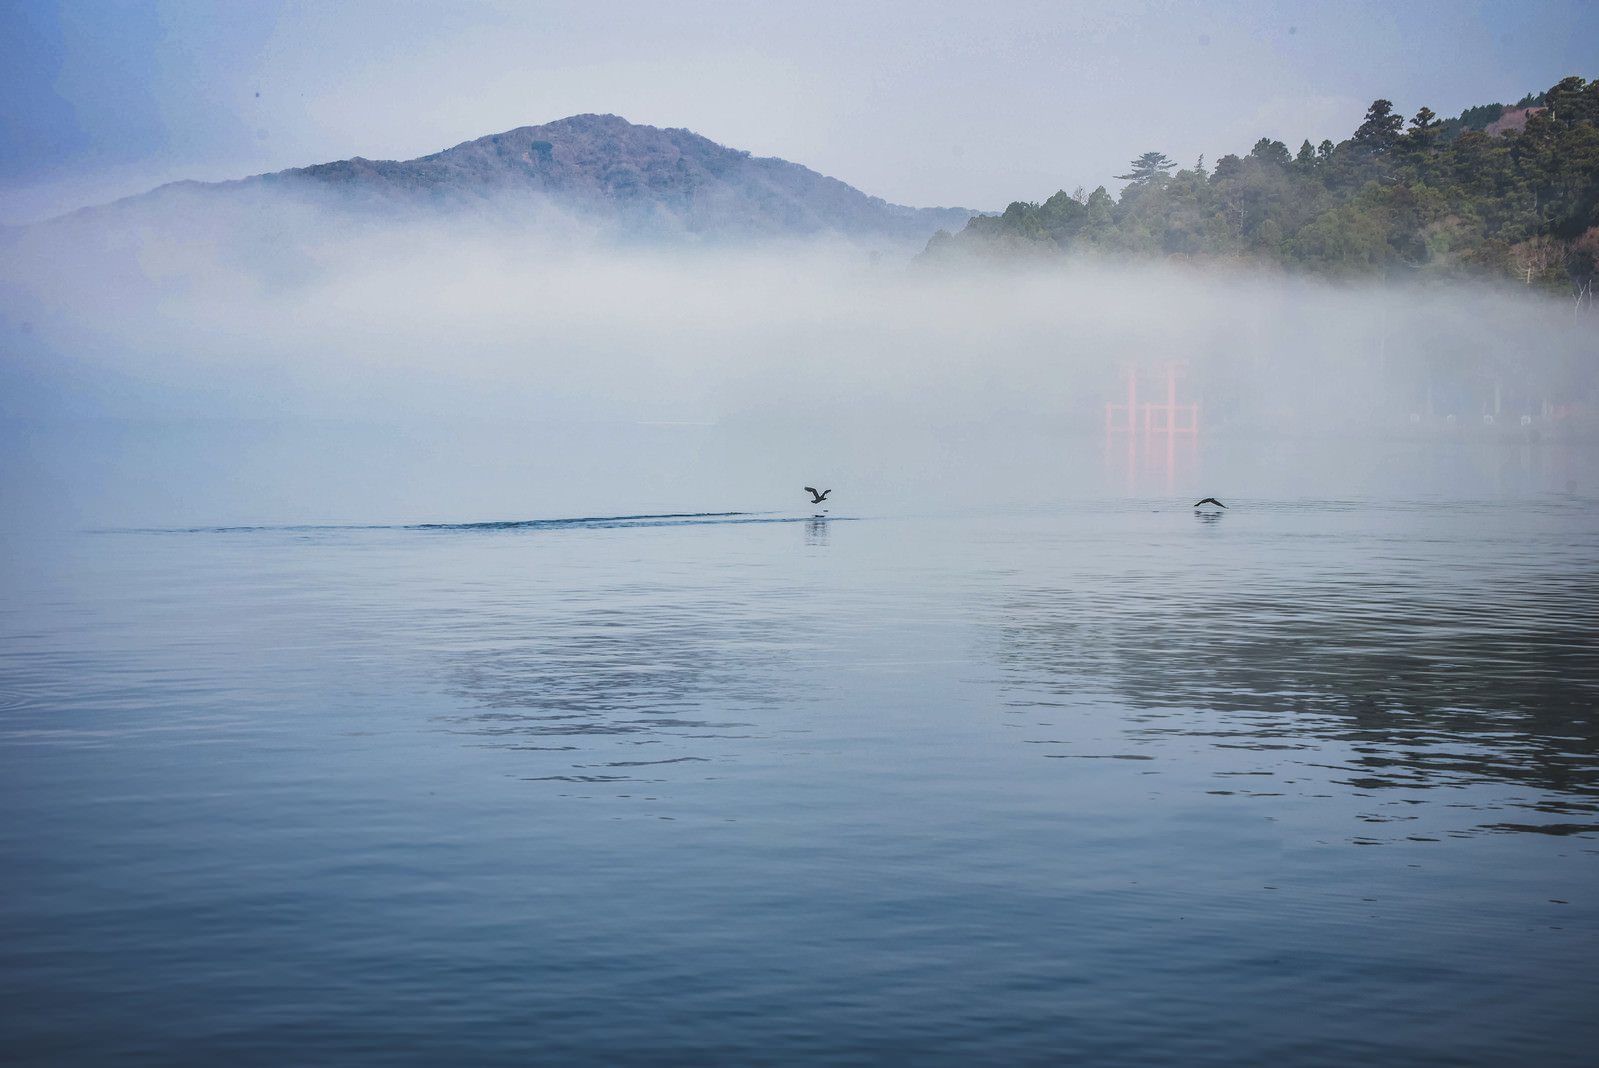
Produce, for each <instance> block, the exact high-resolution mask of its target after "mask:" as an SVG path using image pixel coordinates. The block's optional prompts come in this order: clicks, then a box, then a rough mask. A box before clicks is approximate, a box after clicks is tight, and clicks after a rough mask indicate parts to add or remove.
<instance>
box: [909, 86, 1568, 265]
mask: <svg viewBox="0 0 1599 1068" xmlns="http://www.w3.org/2000/svg"><path fill="white" fill-rule="evenodd" d="M1522 123H1524V125H1522ZM1518 127H1519V128H1518ZM1174 169H1175V164H1174V163H1173V161H1171V160H1169V159H1167V158H1166V157H1165V156H1164V155H1162V154H1161V153H1159V152H1147V153H1145V154H1144V155H1142V156H1140V157H1139V158H1138V159H1136V160H1134V161H1133V162H1132V165H1131V167H1130V169H1129V171H1128V173H1127V174H1124V175H1120V176H1119V178H1120V179H1121V180H1125V181H1127V182H1129V184H1128V185H1127V187H1126V188H1125V189H1123V190H1122V193H1121V196H1120V197H1119V198H1117V197H1113V196H1112V195H1111V194H1110V193H1109V192H1107V191H1106V189H1105V187H1104V186H1100V187H1099V188H1098V189H1095V190H1094V191H1093V192H1092V193H1085V192H1084V191H1083V190H1081V189H1079V190H1078V191H1077V192H1076V193H1066V192H1065V191H1061V192H1058V193H1056V194H1055V195H1054V196H1052V197H1050V198H1049V199H1048V200H1046V201H1044V202H1043V203H1041V204H1035V203H1026V202H1022V201H1018V202H1016V203H1014V204H1011V205H1010V206H1009V207H1008V208H1006V209H1005V211H1004V212H1003V213H1002V214H999V215H993V216H985V217H979V218H974V219H972V220H971V222H970V223H968V224H967V226H966V228H965V229H964V230H962V231H961V232H960V233H959V234H954V235H952V234H949V233H948V232H945V231H939V233H938V234H937V235H935V236H934V237H933V239H932V240H931V241H930V242H929V243H928V246H927V251H926V252H925V253H924V254H923V257H922V258H923V259H924V260H928V261H939V260H944V259H950V258H956V257H960V256H963V255H977V256H994V257H1006V258H1008V257H1016V256H1030V255H1031V256H1038V255H1044V256H1052V255H1059V254H1062V253H1091V252H1103V253H1120V254H1131V255H1137V256H1146V257H1152V256H1164V257H1169V258H1176V259H1187V260H1192V261H1234V262H1240V261H1241V262H1253V263H1257V264H1261V265H1275V266H1278V267H1281V268H1283V269H1288V270H1297V271H1305V272H1311V273H1316V274H1323V275H1331V276H1338V277H1360V276H1366V277H1383V278H1390V279H1392V278H1400V277H1417V278H1425V277H1453V276H1463V275H1479V276H1482V275H1488V276H1500V277H1512V278H1515V279H1517V280H1519V281H1522V282H1524V283H1527V284H1533V285H1540V286H1545V287H1550V288H1558V289H1561V290H1565V289H1567V288H1568V287H1570V286H1572V285H1573V284H1574V283H1576V284H1579V285H1580V284H1582V283H1584V282H1586V281H1588V280H1589V279H1591V278H1592V276H1593V275H1594V273H1595V271H1596V266H1599V264H1596V260H1599V81H1595V82H1592V83H1590V82H1587V81H1585V80H1584V79H1582V78H1576V77H1573V78H1566V79H1564V80H1563V81H1561V82H1560V83H1559V84H1558V85H1556V86H1554V87H1553V88H1551V89H1549V90H1548V91H1547V92H1544V93H1540V94H1537V95H1536V96H1529V97H1527V98H1525V99H1523V100H1521V101H1519V102H1518V103H1517V104H1516V105H1514V106H1513V107H1509V108H1507V107H1506V106H1504V105H1502V104H1489V105H1484V106H1482V107H1477V108H1470V109H1467V110H1466V111H1465V112H1463V113H1462V114H1461V115H1460V116H1459V117H1458V118H1454V119H1439V118H1438V116H1436V115H1434V114H1433V112H1432V111H1431V110H1430V109H1428V108H1422V109H1421V110H1420V111H1418V112H1417V113H1416V114H1415V116H1413V117H1412V118H1411V119H1409V120H1408V122H1407V121H1406V120H1405V119H1404V118H1403V117H1402V116H1401V115H1399V114H1397V113H1396V112H1395V111H1394V108H1393V104H1392V103H1390V102H1389V101H1387V100H1378V101H1375V102H1374V103H1373V104H1372V105H1371V107H1370V109H1368V111H1367V112H1366V117H1365V121H1364V122H1362V123H1361V124H1360V127H1359V128H1358V129H1356V130H1355V131H1354V133H1353V134H1352V135H1351V136H1350V137H1349V139H1348V140H1345V141H1342V142H1340V143H1338V144H1336V145H1335V144H1333V143H1332V142H1330V141H1323V142H1322V143H1321V144H1320V145H1312V144H1311V143H1310V142H1309V141H1308V140H1307V141H1305V142H1304V143H1303V144H1302V145H1300V147H1299V149H1298V151H1297V152H1294V151H1291V150H1290V149H1289V148H1288V146H1287V145H1286V144H1284V143H1283V142H1281V141H1274V140H1271V139H1269V138H1264V137H1263V138H1261V139H1260V141H1258V142H1257V143H1256V144H1255V147H1254V149H1253V151H1251V152H1250V153H1249V154H1248V155H1247V156H1243V157H1239V156H1235V155H1228V156H1223V157H1222V158H1221V159H1219V160H1217V161H1216V163H1215V166H1214V168H1213V169H1210V170H1207V169H1206V168H1205V165H1204V158H1203V157H1201V158H1200V160H1199V162H1198V163H1196V164H1195V165H1194V166H1193V167H1192V168H1190V169H1187V170H1176V171H1175V173H1173V171H1174Z"/></svg>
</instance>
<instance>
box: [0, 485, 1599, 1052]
mask: <svg viewBox="0 0 1599 1068" xmlns="http://www.w3.org/2000/svg"><path fill="white" fill-rule="evenodd" d="M1223 499H1224V500H1227V497H1226V495H1225V494H1223ZM1187 503H1188V501H1187V499H1186V498H1184V499H1181V500H1175V501H1174V500H1172V499H1169V498H1159V499H1156V498H1153V497H1133V498H1127V497H1118V498H1114V499H1113V498H1085V499H1083V500H1081V501H1077V502H1075V503H1072V504H1069V505H1066V504H1062V505H1060V506H1058V507H1056V506H1051V507H1049V508H1044V509H1037V510H1032V511H1022V510H1016V509H1010V510H997V511H994V512H993V513H990V514H967V515H963V516H917V515H912V514H909V513H908V512H907V513H902V514H891V515H877V516H865V515H863V516H861V517H857V518H852V517H851V516H850V514H849V511H848V509H847V508H846V507H845V506H843V505H839V506H837V507H835V508H834V510H833V516H834V518H832V519H830V520H828V521H812V520H809V519H807V518H805V517H804V516H803V515H793V514H781V513H768V514H758V515H731V516H716V517H686V518H685V517H674V518H663V519H634V520H626V521H620V522H566V523H552V524H531V525H498V526H495V525H489V526H471V525H458V526H436V527H425V528H424V527H405V526H376V527H359V526H345V527H319V526H303V527H294V526H288V527H284V526H266V527H248V528H201V529H97V530H89V531H78V532H74V533H71V534H64V535H51V536H45V535H43V534H41V533H38V532H30V531H29V530H28V529H27V528H26V527H25V526H19V527H17V528H15V529H13V530H12V531H11V532H10V533H8V534H6V535H4V544H3V545H0V551H3V561H0V568H3V572H0V577H3V579H4V587H5V590H6V595H5V597H4V600H3V602H0V691H3V692H0V804H3V811H0V816H3V819H0V854H3V856H4V858H5V868H6V875H5V878H4V888H3V891H0V920H3V924H4V932H5V935H4V938H3V940H0V1006H3V1008H0V1014H3V1018H4V1021H5V1022H4V1025H3V1027H4V1035H5V1046H6V1050H7V1054H6V1059H7V1060H8V1061H10V1062H11V1063H18V1064H50V1065H62V1064H120V1065H138V1064H150V1065H182V1064H195V1065H201V1064H204V1065H213V1064H273V1065H283V1064H374V1065H398V1064H451V1063H459V1064H480V1065H494V1064H529V1063H541V1064H605V1065H629V1064H685V1065H700V1064H737V1065H754V1064H846V1065H849V1064H861V1065H877V1064H921V1065H972V1064H1008V1065H1014V1064H1091V1065H1122V1064H1125V1065H1183V1066H1193V1065H1229V1066H1238V1065H1270V1066H1274V1068H1280V1066H1299V1065H1329V1066H1330V1065H1348V1064H1352V1063H1369V1064H1375V1065H1407V1066H1410V1065H1434V1064H1436V1065H1505V1064H1538V1065H1543V1066H1559V1065H1573V1066H1575V1065H1587V1064H1591V1063H1592V1057H1593V1055H1594V1049H1595V1048H1596V1046H1599V1011H1596V1006H1599V963H1596V962H1599V893H1596V889H1599V751H1596V742H1599V726H1596V717H1595V710H1596V709H1595V706H1596V701H1599V500H1596V499H1595V498H1593V497H1591V496H1583V495H1581V494H1572V493H1565V492H1561V491H1559V490H1556V491H1553V492H1550V491H1547V490H1544V489H1538V488H1536V487H1535V488H1533V489H1530V490H1528V491H1527V492H1524V493H1519V492H1518V493H1513V494H1497V495H1495V494H1488V495H1483V496H1479V497H1474V498H1463V497H1453V496H1452V497H1426V496H1419V495H1408V496H1407V495H1387V496H1382V495H1378V496H1369V497H1345V498H1339V499H1333V500H1314V499H1302V498H1287V497H1282V498H1275V499H1273V498H1265V497H1260V498H1254V499H1250V498H1241V499H1236V500H1227V503H1228V504H1229V505H1230V506H1231V507H1230V508H1229V509H1228V510H1227V511H1226V512H1225V513H1220V514H1217V515H1210V516H1201V515H1198V514H1196V513H1195V512H1194V511H1193V510H1192V509H1190V508H1188V507H1187ZM467 518H469V517H467Z"/></svg>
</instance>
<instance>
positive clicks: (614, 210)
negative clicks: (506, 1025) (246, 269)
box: [60, 113, 982, 244]
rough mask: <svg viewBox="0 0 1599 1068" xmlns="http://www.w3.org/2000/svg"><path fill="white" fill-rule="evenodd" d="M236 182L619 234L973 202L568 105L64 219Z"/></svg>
mask: <svg viewBox="0 0 1599 1068" xmlns="http://www.w3.org/2000/svg"><path fill="white" fill-rule="evenodd" d="M239 190H270V191H283V192H289V193H308V194H312V195H317V194H331V195H332V196H333V198H334V200H335V202H337V203H340V204H342V206H344V207H346V208H365V209H369V210H373V209H375V210H379V211H382V210H385V209H389V210H393V209H418V208H432V209H443V210H447V211H448V210H460V209H463V208H471V207H473V206H476V205H481V204H483V203H485V202H488V201H491V200H496V199H509V200H512V201H515V200H516V199H518V198H522V199H526V200H529V201H536V202H539V203H541V204H545V205H548V206H550V207H554V208H556V209H559V210H562V211H566V212H571V213H573V214H575V215H577V216H578V217H580V218H582V219H585V220H588V221H592V222H596V223H598V224H599V225H600V226H601V228H602V229H604V230H607V231H609V232H611V233H613V234H617V235H620V236H625V237H645V238H649V237H657V238H669V237H688V238H695V239H707V240H717V239H735V238H776V237H791V236H817V235H824V234H836V235H843V236H848V237H851V238H856V239H859V238H863V237H869V238H887V239H892V240H897V241H904V242H915V243H918V244H920V243H923V242H925V241H926V240H927V239H928V238H929V237H930V236H931V235H932V234H933V233H935V232H936V231H938V230H940V229H948V228H950V227H952V226H953V227H955V228H957V229H958V228H960V227H962V226H964V225H965V224H966V221H967V220H968V219H970V218H971V217H972V216H974V215H979V214H982V212H979V211H974V210H968V209H966V208H959V207H956V208H942V207H938V208H913V207H907V206H904V205H898V204H891V203H889V202H888V201H886V200H884V199H883V198H881V197H874V196H870V195H868V194H866V193H864V192H862V191H861V190H859V189H856V188H855V187H853V186H851V185H849V184H848V183H846V182H843V181H841V180H839V179H837V178H832V177H829V176H827V175H823V174H821V173H819V172H817V171H814V170H811V169H810V168H808V167H805V166H804V165H802V164H798V163H793V162H790V161H788V160H784V159H780V158H777V157H761V156H753V155H751V154H750V153H749V152H747V151H744V150H741V149H735V148H729V147H727V146H725V145H720V144H718V143H716V142H714V141H712V140H710V139H709V138H707V137H704V136H702V135H700V134H696V133H694V132H692V131H690V130H687V129H684V128H680V127H666V128H662V127H655V126H647V125H642V124H635V123H631V122H629V121H628V120H626V119H624V118H622V117H620V116H617V115H609V114H592V113H590V114H582V115H572V116H568V117H566V118H564V119H557V120H555V121H554V122H549V123H544V124H542V125H537V126H520V127H517V128H515V129H512V130H507V131H503V132H501V133H496V134H486V135H484V136H482V137H477V138H473V139H471V140H468V141H463V142H461V143H460V144H457V145H454V146H452V147H450V148H446V149H441V150H440V151H438V152H433V153H430V154H428V155H425V156H419V157H416V158H415V159H409V160H371V159H366V158H364V157H361V156H352V157H350V158H348V159H342V160H334V161H331V162H327V163H318V164H312V165H310V166H306V167H291V168H287V169H285V170H281V171H273V172H269V173H265V174H258V175H251V176H248V177H244V178H237V179H231V180H227V181H222V182H196V181H180V182H170V183H167V184H165V185H162V186H158V187H157V188H155V189H152V190H150V191H148V192H146V193H141V194H137V195H136V196H133V197H126V198H123V199H121V200H118V201H114V202H112V203H111V204H106V205H98V206H95V207H91V208H85V209H80V210H79V212H74V213H70V214H69V215H67V216H61V217H60V218H63V219H65V218H70V217H71V216H72V215H81V214H82V213H84V212H90V213H93V212H98V211H103V210H106V209H111V208H116V207H118V206H122V205H127V204H129V203H135V202H147V201H150V200H152V199H157V198H160V197H164V196H170V195H174V194H177V195H188V194H197V195H200V196H207V197H214V196H218V195H227V194H228V193H230V192H234V191H239Z"/></svg>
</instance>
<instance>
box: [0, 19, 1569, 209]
mask: <svg viewBox="0 0 1599 1068" xmlns="http://www.w3.org/2000/svg"><path fill="white" fill-rule="evenodd" d="M0 49H3V50H4V51H3V54H0V221H7V222H14V221H24V220H28V219H33V218H39V217H43V216H45V215H49V214H54V213H56V212H59V211H64V210H69V209H71V208H74V207H78V206H81V205H83V204H88V203H95V202H100V201H105V200H109V199H112V198H114V197H117V196H122V195H127V194H130V193H135V192H140V191H142V190H144V189H148V188H150V187H153V186H155V185H157V184H160V183H161V182H165V181H171V180H174V179H179V178H201V179H211V180H214V179H222V178H232V177H240V176H243V175H245V174H251V173H258V172H261V171H267V170H276V169H280V168H283V167H291V166H301V165H304V164H308V163H315V162H320V161H325V160H330V159H340V158H345V157H349V156H354V155H361V156H366V157H369V158H409V157H412V156H417V155H422V154H424V153H427V152H432V151H436V150H437V149H440V148H444V147H447V146H449V145H453V144H457V143H459V142H461V141H464V140H469V139H471V138H473V137H477V136H481V135H483V134H487V133H494V132H498V131H501V130H505V129H509V128H512V127H515V126H522V125H530V124H536V123H541V122H548V121H550V120H553V119H557V118H561V117H563V116H566V115H570V114H574V113H578V112H584V111H600V112H614V113H616V114H619V115H622V116H624V117H626V118H628V119H631V120H632V121H634V122H644V123H651V124H654V125H661V126H685V127H688V128H689V129H692V130H694V131H696V132H698V133H701V134H704V135H705V136H707V137H710V138H712V139H713V140H716V141H719V142H721V143H723V144H727V145H732V146H734V147H737V148H743V149H748V150H750V151H752V152H754V153H756V154H757V155H776V156H782V157H784V158H786V159H791V160H794V161H796V162H799V163H803V164H805V165H807V166H810V167H813V168H815V169H817V170H819V171H822V172H824V173H826V174H830V175H833V176H835V177H838V178H841V179H843V180H844V181H847V182H849V183H851V184H852V185H855V186H857V187H859V188H861V189H863V190H865V191H867V192H868V193H872V194H874V195H878V196H883V197H886V198H888V199H889V200H893V201H897V202H900V203H907V204H915V205H931V204H961V205H965V206H968V207H982V208H994V207H1002V206H1003V205H1004V204H1005V203H1006V202H1008V201H1010V200H1014V199H1018V198H1025V199H1040V198H1042V197H1045V196H1048V195H1049V194H1050V193H1051V192H1053V191H1054V190H1056V189H1058V188H1067V189H1071V188H1073V187H1075V186H1077V185H1083V186H1088V187H1092V186H1094V185H1097V184H1100V183H1107V184H1110V185H1111V186H1112V188H1115V187H1116V184H1117V183H1115V182H1113V181H1111V176H1112V175H1114V174H1116V173H1120V172H1121V170H1122V168H1123V165H1124V164H1125V163H1126V161H1127V160H1128V159H1130V158H1131V157H1132V156H1134V155H1137V154H1138V153H1140V152H1143V151H1146V150H1149V149H1157V150H1160V151H1164V152H1166V153H1168V154H1170V155H1171V156H1173V157H1175V158H1177V159H1179V160H1181V161H1182V162H1183V163H1184V164H1185V165H1187V164H1189V163H1191V162H1192V160H1193V159H1194V157H1196V156H1198V155H1199V154H1200V153H1201V152H1203V153H1206V154H1207V155H1209V156H1210V157H1211V158H1215V157H1216V156H1217V155H1220V154H1222V153H1225V152H1243V151H1247V150H1248V148H1249V146H1250V145H1251V144H1253V142H1254V141H1255V139H1256V138H1257V137H1260V136H1262V135H1269V136H1272V137H1276V138H1281V139H1282V140H1285V141H1288V142H1289V143H1290V145H1291V146H1293V147H1297V145H1298V143H1299V141H1300V140H1301V139H1302V138H1306V137H1308V138H1310V139H1311V140H1313V141H1319V140H1320V139H1322V138H1324V137H1326V138H1332V139H1333V140H1338V139H1341V138H1343V137H1346V136H1348V134H1349V133H1350V132H1351V131H1352V130H1353V129H1354V127H1355V126H1356V125H1357V124H1358V123H1359V121H1360V117H1361V114H1362V113H1363V112H1364V110H1365V107H1366V105H1367V104H1368V103H1370V102H1371V100H1372V99H1374V98H1376V97H1379V96H1383V97H1388V98H1390V99H1392V100H1393V101H1394V102H1395V104H1396V105H1397V106H1398V107H1399V109H1400V110H1401V111H1403V112H1404V113H1405V114H1407V115H1409V114H1413V113H1414V112H1415V110H1416V109H1417V108H1418V107H1420V106H1422V105H1424V104H1425V105H1427V106H1430V107H1431V108H1433V109H1434V110H1435V111H1437V112H1440V113H1442V114H1446V115H1448V114H1458V113H1459V112H1460V110H1461V109H1462V108H1464V107H1467V106H1470V105H1474V104H1480V103H1487V102H1490V101H1493V100H1501V101H1504V102H1506V103H1510V102H1513V101H1514V100H1515V99H1516V98H1518V97H1520V96H1521V95H1522V94H1523V93H1526V92H1528V91H1533V90H1538V89H1543V88H1547V87H1548V86H1549V85H1550V84H1552V83H1553V82H1555V81H1556V80H1558V79H1559V78H1560V77H1562V76H1565V75H1567V74H1581V75H1583V76H1589V77H1591V76H1599V4H1596V3H1594V2H1590V0H1521V2H1503V0H1452V2H1437V0H1426V2H1424V0H1411V2H1406V0H1384V2H1366V0H1345V2H1336V0H1333V2H1329V0H1303V2H1302V0H1279V2H1271V3H1266V2H1259V3H1240V2H1218V3H1204V4H1201V3H1193V2H1178V0H1140V2H1128V0H1088V2H1079V3H1062V2H1053V3H1044V2H1032V0H1018V2H1007V0H994V2H990V3H952V2H939V0H930V2H921V3H870V2H866V0H852V2H840V3H834V2H814V0H812V2H805V3H773V4H765V5H748V4H734V3H726V2H714V0H701V2H688V3H659V2H655V3H644V2H630V3H623V2H596V0H553V2H536V3H510V2H502V0H449V2H439V0H349V2H343V3H337V2H332V0H323V2H316V3H305V2H298V0H228V2H225V3H222V2H215V3H206V2H199V0H67V2H59V3H58V2H55V0H0ZM258 94H259V95H258Z"/></svg>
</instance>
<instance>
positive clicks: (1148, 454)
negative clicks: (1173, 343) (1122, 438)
mask: <svg viewBox="0 0 1599 1068" xmlns="http://www.w3.org/2000/svg"><path fill="white" fill-rule="evenodd" d="M1180 366H1181V365H1180V364H1178V363H1168V364H1166V365H1165V368H1164V370H1165V379H1166V403H1164V404H1159V403H1155V402H1152V401H1145V402H1144V403H1143V404H1142V405H1140V404H1139V403H1138V380H1139V377H1140V374H1141V372H1140V369H1139V368H1138V367H1136V366H1134V367H1128V368H1127V403H1126V404H1114V403H1107V404H1106V405H1105V472H1106V475H1107V476H1109V477H1110V478H1111V479H1112V480H1115V478H1116V475H1117V474H1118V472H1117V471H1116V468H1118V467H1121V468H1122V470H1121V472H1120V474H1121V476H1122V481H1123V483H1124V485H1125V487H1126V490H1127V492H1128V493H1129V494H1136V493H1138V492H1139V490H1140V489H1148V488H1150V487H1149V482H1150V481H1151V480H1152V479H1153V478H1156V477H1161V478H1162V480H1163V483H1164V485H1163V487H1162V489H1163V491H1164V492H1166V493H1171V492H1173V491H1174V490H1175V489H1176V485H1177V472H1178V468H1179V467H1182V468H1184V469H1185V471H1184V473H1185V474H1188V475H1197V474H1198V470H1199V405H1198V404H1178V403H1177V372H1178V369H1179V367H1180ZM1157 373H1158V372H1157ZM1123 434H1124V435H1126V449H1125V450H1119V449H1117V448H1116V444H1117V441H1116V439H1117V436H1118V435H1123ZM1162 446H1164V447H1163V448H1162ZM1121 454H1124V455H1125V459H1121V458H1120V455H1121ZM1157 468H1158V470H1157Z"/></svg>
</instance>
